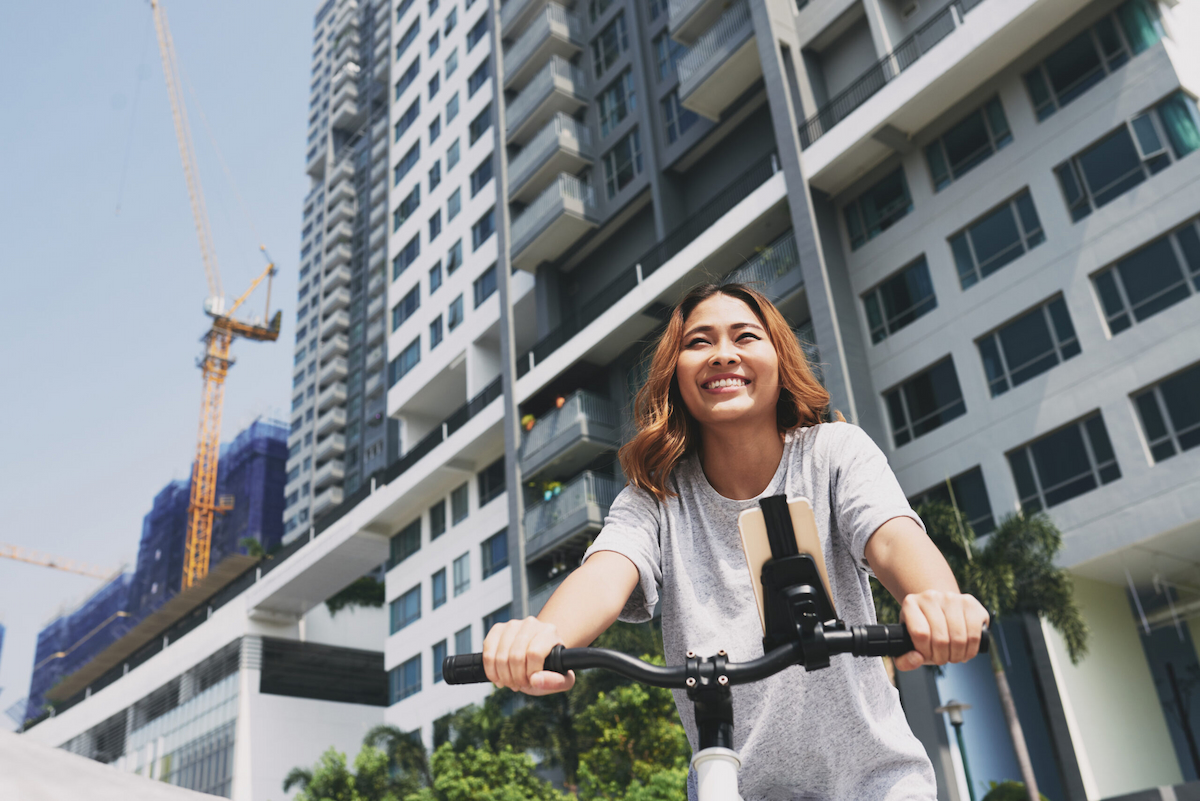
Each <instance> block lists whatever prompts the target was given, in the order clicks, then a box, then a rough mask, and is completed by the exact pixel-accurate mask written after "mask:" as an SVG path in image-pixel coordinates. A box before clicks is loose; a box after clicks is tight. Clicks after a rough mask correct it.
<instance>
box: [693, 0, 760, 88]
mask: <svg viewBox="0 0 1200 801" xmlns="http://www.w3.org/2000/svg"><path fill="white" fill-rule="evenodd" d="M753 29H754V24H753V22H752V21H751V19H750V3H749V0H738V2H737V3H734V4H733V5H732V6H730V7H729V8H728V9H726V10H725V13H723V14H722V15H721V17H720V19H718V20H717V21H716V22H715V23H713V26H712V27H711V28H709V29H708V30H707V31H705V32H704V33H703V34H701V35H700V38H699V39H697V40H696V44H694V45H692V48H691V49H690V50H689V51H688V53H687V55H685V56H684V57H683V58H682V59H680V61H679V66H678V68H677V71H678V73H679V83H680V85H682V84H684V83H686V82H687V80H688V78H690V77H692V76H693V75H695V74H696V73H698V72H699V71H700V70H701V69H703V67H704V66H705V65H706V64H708V62H709V61H710V60H712V59H713V58H715V57H716V56H717V55H719V54H721V52H722V51H723V50H725V49H726V48H727V47H728V46H729V45H730V44H733V43H736V42H739V41H741V40H742V39H743V38H744V37H745V36H746V33H747V30H749V31H750V32H751V33H753ZM726 55H727V54H726ZM681 94H682V93H681Z"/></svg>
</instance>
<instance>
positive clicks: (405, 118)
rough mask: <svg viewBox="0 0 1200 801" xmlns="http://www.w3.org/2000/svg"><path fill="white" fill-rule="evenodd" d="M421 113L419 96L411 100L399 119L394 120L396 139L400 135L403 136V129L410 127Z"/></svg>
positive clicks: (398, 138) (398, 139)
mask: <svg viewBox="0 0 1200 801" xmlns="http://www.w3.org/2000/svg"><path fill="white" fill-rule="evenodd" d="M420 114H421V98H419V97H418V98H417V99H416V100H414V101H413V102H412V105H411V106H409V107H408V108H407V109H406V110H405V112H404V113H403V114H401V115H400V119H398V120H397V121H396V140H395V141H397V142H399V141H400V137H401V136H404V133H405V131H407V130H408V129H409V128H411V127H412V124H413V123H414V122H416V121H417V117H418V116H419V115H420Z"/></svg>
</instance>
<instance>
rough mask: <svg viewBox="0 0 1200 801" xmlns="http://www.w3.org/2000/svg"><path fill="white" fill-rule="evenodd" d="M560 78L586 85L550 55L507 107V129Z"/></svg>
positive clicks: (579, 73) (578, 89)
mask: <svg viewBox="0 0 1200 801" xmlns="http://www.w3.org/2000/svg"><path fill="white" fill-rule="evenodd" d="M743 2H744V0H743ZM560 79H561V80H564V81H570V82H571V84H572V85H571V89H572V91H574V92H576V93H580V92H582V91H583V89H584V87H585V85H586V79H585V78H584V77H583V70H581V69H579V68H578V67H573V66H571V62H569V61H567V60H566V59H565V58H563V57H562V56H551V57H550V61H549V63H547V64H546V66H545V67H543V68H542V69H541V70H539V71H538V74H537V75H535V76H534V77H533V80H532V81H530V82H529V84H528V85H527V86H526V87H525V88H524V89H523V90H521V94H519V95H517V97H516V99H515V100H513V102H512V105H511V106H509V107H508V129H509V130H510V131H511V130H513V129H514V128H516V127H517V125H519V124H520V123H522V122H524V121H525V118H526V117H528V116H529V115H530V114H531V113H533V110H534V109H535V108H537V106H538V104H539V103H541V102H542V100H543V98H545V97H546V95H548V94H550V92H552V91H554V86H555V83H556V82H557V81H558V80H560Z"/></svg>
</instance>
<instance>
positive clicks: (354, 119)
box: [329, 95, 363, 131]
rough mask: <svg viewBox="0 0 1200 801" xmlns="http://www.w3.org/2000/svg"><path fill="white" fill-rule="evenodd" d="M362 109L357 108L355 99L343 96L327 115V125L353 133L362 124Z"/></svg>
mask: <svg viewBox="0 0 1200 801" xmlns="http://www.w3.org/2000/svg"><path fill="white" fill-rule="evenodd" d="M362 118H363V113H362V109H360V108H359V106H358V99H357V97H350V96H348V95H343V97H342V100H341V102H339V103H338V104H337V105H335V106H334V107H333V111H331V112H330V114H329V124H330V125H331V126H332V127H334V128H340V129H342V130H344V131H345V130H349V131H353V130H354V129H355V128H357V127H358V126H359V124H360V123H361V122H362Z"/></svg>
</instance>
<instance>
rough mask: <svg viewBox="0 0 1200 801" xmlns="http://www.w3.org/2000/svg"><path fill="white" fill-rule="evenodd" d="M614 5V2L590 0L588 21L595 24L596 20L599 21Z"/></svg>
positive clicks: (610, 0) (609, 0)
mask: <svg viewBox="0 0 1200 801" xmlns="http://www.w3.org/2000/svg"><path fill="white" fill-rule="evenodd" d="M612 3H613V0H588V19H590V20H591V21H592V24H595V22H596V20H598V19H599V18H600V17H601V15H603V14H604V12H605V11H608V7H609V6H611V5H612Z"/></svg>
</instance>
